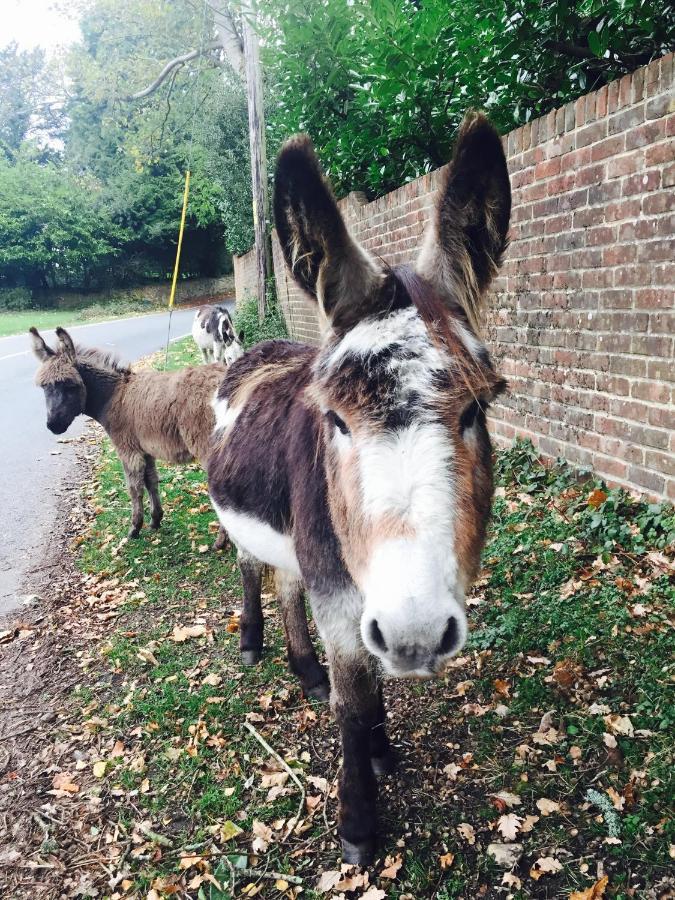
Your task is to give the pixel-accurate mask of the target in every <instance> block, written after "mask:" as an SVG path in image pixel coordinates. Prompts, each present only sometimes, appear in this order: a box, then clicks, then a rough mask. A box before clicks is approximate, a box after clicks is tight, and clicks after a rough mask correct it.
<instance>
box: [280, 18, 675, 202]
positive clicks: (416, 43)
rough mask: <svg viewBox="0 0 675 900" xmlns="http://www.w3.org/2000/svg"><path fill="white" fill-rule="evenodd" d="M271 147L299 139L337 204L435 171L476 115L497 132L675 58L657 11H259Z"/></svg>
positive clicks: (674, 34) (670, 27)
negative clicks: (318, 161)
mask: <svg viewBox="0 0 675 900" xmlns="http://www.w3.org/2000/svg"><path fill="white" fill-rule="evenodd" d="M262 9H263V11H264V14H265V17H266V48H265V50H264V54H263V56H264V66H265V71H266V75H267V79H268V85H269V93H270V96H271V98H272V100H273V102H272V103H271V104H270V107H269V113H268V118H269V132H270V136H271V143H272V145H273V146H277V145H278V144H279V142H280V141H281V140H283V139H284V138H285V137H286V136H288V135H289V134H291V133H292V132H294V131H298V130H302V131H308V132H309V134H310V135H311V136H312V138H313V140H314V141H315V143H316V145H317V147H318V149H319V151H320V154H321V156H322V159H323V161H324V162H325V164H326V165H328V166H329V167H330V174H331V177H332V179H333V182H334V184H335V185H336V187H337V189H338V191H340V192H342V193H345V192H347V191H350V190H363V191H366V192H367V193H369V194H370V195H379V194H382V193H385V192H386V191H388V190H391V189H393V188H395V187H398V186H399V185H400V184H401V183H402V182H404V181H406V180H409V179H411V178H414V177H416V176H418V175H420V174H422V173H424V172H427V171H429V170H430V169H432V168H435V167H438V166H440V165H442V164H443V163H445V162H447V160H448V158H449V154H450V149H451V143H452V139H453V135H454V132H455V129H456V127H457V125H458V124H459V122H460V120H461V118H462V116H463V114H464V113H465V112H466V110H467V109H469V108H471V107H481V108H484V109H486V110H487V111H488V112H489V113H490V115H491V117H492V118H493V120H494V121H495V123H496V125H497V126H498V127H499V128H500V129H501V130H502V131H504V132H506V131H509V130H511V129H512V128H514V127H516V126H517V125H519V124H521V123H523V122H526V121H528V120H529V119H531V118H533V117H536V116H540V115H542V114H544V113H546V112H547V111H548V110H550V109H552V108H554V107H558V106H561V105H562V104H563V103H565V102H566V101H568V100H571V99H574V98H576V97H578V96H580V95H581V94H583V93H585V92H587V91H591V90H593V89H595V88H598V87H600V86H601V85H602V84H604V83H606V82H607V81H610V80H612V79H614V78H617V77H619V76H620V75H622V74H624V73H625V72H629V71H632V70H633V69H635V68H637V67H638V66H640V65H644V64H645V63H647V62H648V61H649V60H650V59H651V58H653V57H655V56H658V55H659V54H661V53H664V52H666V51H667V50H668V49H672V47H673V46H675V8H674V6H673V4H672V3H666V4H665V6H664V4H662V3H660V2H656V0H609V2H607V0H551V2H547V3H541V2H540V0H498V2H494V0H467V2H464V3H448V2H447V0H424V2H416V0H353V2H350V3H346V2H344V0H321V2H319V3H311V4H310V3H308V2H306V0H263V2H262Z"/></svg>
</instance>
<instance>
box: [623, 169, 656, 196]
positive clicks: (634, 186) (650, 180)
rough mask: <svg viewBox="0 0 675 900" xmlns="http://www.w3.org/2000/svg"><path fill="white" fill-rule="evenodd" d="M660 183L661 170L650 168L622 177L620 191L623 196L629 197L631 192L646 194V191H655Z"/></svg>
mask: <svg viewBox="0 0 675 900" xmlns="http://www.w3.org/2000/svg"><path fill="white" fill-rule="evenodd" d="M660 185H661V172H660V170H659V169H650V170H649V172H644V173H642V174H638V175H629V176H628V178H624V180H623V182H622V185H621V193H622V194H623V196H624V197H631V196H632V195H633V194H646V193H647V192H648V191H655V190H657V188H659V187H660Z"/></svg>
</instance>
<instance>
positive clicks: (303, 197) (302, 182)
mask: <svg viewBox="0 0 675 900" xmlns="http://www.w3.org/2000/svg"><path fill="white" fill-rule="evenodd" d="M274 219H275V223H276V227H277V233H278V235H279V241H280V243H281V248H282V250H283V253H284V257H285V259H286V264H287V266H288V268H289V269H290V271H291V274H292V275H293V277H294V278H295V280H296V281H297V283H298V284H299V285H300V287H301V288H303V289H304V290H305V291H307V293H309V294H311V296H312V297H314V298H315V299H316V300H317V301H318V303H319V306H320V307H321V309H322V311H323V313H324V314H325V316H326V317H327V318H328V319H329V321H330V323H331V325H332V326H333V327H334V328H336V329H339V330H343V329H347V328H350V327H351V326H352V325H354V324H355V323H356V322H357V321H358V320H359V319H361V318H363V316H364V315H367V314H368V312H369V311H372V306H373V303H374V302H375V301H376V298H377V296H378V294H379V289H380V287H381V285H382V282H383V278H384V276H383V272H382V269H381V267H380V266H379V265H378V264H377V263H376V262H375V260H373V259H372V258H371V257H370V256H369V255H368V254H367V253H366V252H365V250H363V249H362V248H361V247H360V246H359V245H358V244H357V243H356V241H355V240H354V239H353V238H352V237H351V235H350V234H349V232H348V231H347V228H346V226H345V223H344V220H343V218H342V215H341V214H340V210H339V209H338V206H337V203H336V202H335V197H334V196H333V192H332V191H331V189H330V186H329V184H328V182H327V181H326V179H325V178H324V177H323V174H322V172H321V168H320V166H319V161H318V159H317V158H316V154H315V152H314V148H313V147H312V142H311V141H310V139H309V138H308V137H307V136H306V135H296V137H293V138H291V139H290V140H288V141H287V142H286V143H285V144H284V146H283V147H282V149H281V153H280V154H279V158H278V160H277V169H276V175H275V182H274Z"/></svg>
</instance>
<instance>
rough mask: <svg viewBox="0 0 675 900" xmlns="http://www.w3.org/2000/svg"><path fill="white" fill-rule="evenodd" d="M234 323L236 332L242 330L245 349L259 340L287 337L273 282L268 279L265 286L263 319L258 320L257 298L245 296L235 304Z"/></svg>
mask: <svg viewBox="0 0 675 900" xmlns="http://www.w3.org/2000/svg"><path fill="white" fill-rule="evenodd" d="M234 325H235V328H236V330H237V332H240V331H241V332H243V338H244V346H245V347H246V348H247V349H248V348H249V347H252V346H253V344H258V343H260V341H269V340H273V339H274V338H284V337H288V329H287V328H286V322H285V321H284V316H283V313H282V312H281V307H280V306H279V301H278V300H277V297H276V293H275V291H274V282H272V281H270V282H269V283H268V286H267V309H266V312H265V318H264V319H263V321H262V322H258V300H257V298H256V297H247V298H246V299H245V300H244V301H243V302H242V303H240V304H239V305H238V306H237V309H236V311H235V314H234Z"/></svg>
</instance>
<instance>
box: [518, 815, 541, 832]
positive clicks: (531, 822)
mask: <svg viewBox="0 0 675 900" xmlns="http://www.w3.org/2000/svg"><path fill="white" fill-rule="evenodd" d="M538 821H539V816H525V818H524V819H523V822H522V825H521V826H520V830H521V831H522V832H523V834H527V833H528V832H529V831H532V829H533V828H534V826H535V825H536V824H537V822H538Z"/></svg>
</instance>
